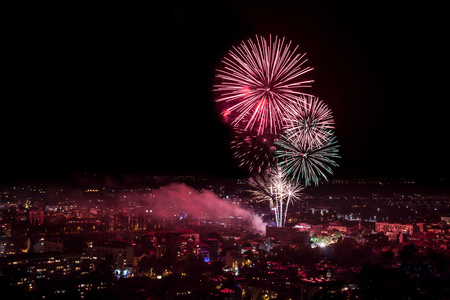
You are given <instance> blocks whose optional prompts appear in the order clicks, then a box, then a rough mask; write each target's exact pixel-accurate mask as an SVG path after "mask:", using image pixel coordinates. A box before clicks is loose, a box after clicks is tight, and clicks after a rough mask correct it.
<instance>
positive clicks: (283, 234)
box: [266, 226, 309, 246]
mask: <svg viewBox="0 0 450 300" xmlns="http://www.w3.org/2000/svg"><path fill="white" fill-rule="evenodd" d="M266 236H267V237H273V238H274V239H276V240H278V241H280V243H283V244H301V245H305V246H307V245H309V232H308V231H300V230H298V229H297V228H295V227H273V226H266Z"/></svg>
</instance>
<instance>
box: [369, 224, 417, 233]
mask: <svg viewBox="0 0 450 300" xmlns="http://www.w3.org/2000/svg"><path fill="white" fill-rule="evenodd" d="M414 227H415V226H414V225H413V224H399V223H388V222H376V223H375V231H376V232H385V233H386V232H392V233H395V234H400V233H407V234H413V233H415V232H416V230H415V228H414Z"/></svg>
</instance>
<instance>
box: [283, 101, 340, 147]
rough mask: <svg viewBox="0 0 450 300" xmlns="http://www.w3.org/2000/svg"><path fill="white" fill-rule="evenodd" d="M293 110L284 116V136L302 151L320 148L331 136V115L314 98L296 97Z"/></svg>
mask: <svg viewBox="0 0 450 300" xmlns="http://www.w3.org/2000/svg"><path fill="white" fill-rule="evenodd" d="M294 106H295V108H294V109H293V110H290V111H289V113H288V114H286V118H285V123H286V126H285V134H286V135H289V136H290V139H291V140H292V141H293V142H294V143H296V144H299V145H300V146H301V147H302V148H303V149H308V148H317V147H321V146H322V145H323V144H325V143H327V142H328V141H329V139H330V138H331V137H332V135H333V129H334V119H333V113H332V112H331V109H330V108H328V106H327V105H326V104H325V103H323V102H322V100H319V98H317V97H314V96H301V97H298V100H297V103H296V104H295V105H294Z"/></svg>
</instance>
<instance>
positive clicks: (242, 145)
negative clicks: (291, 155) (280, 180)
mask: <svg viewBox="0 0 450 300" xmlns="http://www.w3.org/2000/svg"><path fill="white" fill-rule="evenodd" d="M277 139H278V136H277V135H274V134H269V133H266V134H264V135H257V134H254V132H252V131H246V130H244V129H243V128H241V127H237V128H235V130H234V134H233V139H232V141H231V143H230V144H231V149H232V150H233V156H234V158H235V159H236V160H237V161H238V162H239V167H243V168H245V169H246V170H248V171H250V172H251V173H258V174H261V173H262V172H264V171H265V170H267V169H268V168H269V167H270V166H271V165H273V164H274V159H273V157H274V153H275V146H274V142H275V141H276V140H277Z"/></svg>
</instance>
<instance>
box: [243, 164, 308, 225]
mask: <svg viewBox="0 0 450 300" xmlns="http://www.w3.org/2000/svg"><path fill="white" fill-rule="evenodd" d="M249 183H250V186H251V187H252V188H253V189H252V190H251V192H252V194H253V196H254V199H255V200H257V201H265V202H268V203H269V205H270V208H271V209H272V210H273V211H274V214H275V222H276V224H277V226H278V227H282V226H284V225H285V223H286V216H287V211H288V207H289V205H290V204H291V203H292V202H293V201H296V200H298V199H300V194H301V192H302V190H303V186H302V185H301V184H298V183H296V182H293V181H291V180H289V179H288V178H287V177H286V174H285V173H284V171H283V169H281V168H280V167H275V168H273V169H271V171H270V172H267V173H265V174H262V175H260V176H256V177H255V178H251V179H250V181H249Z"/></svg>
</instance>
